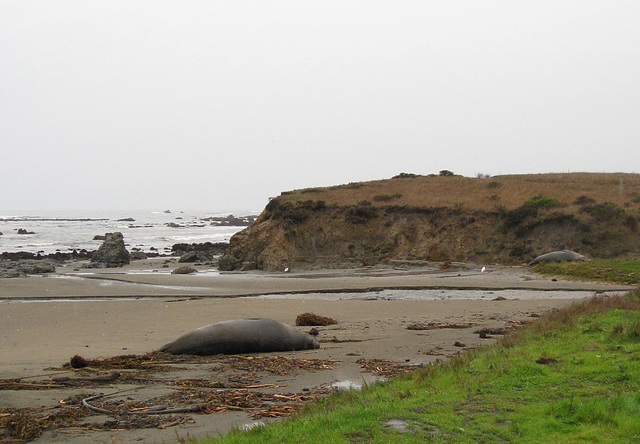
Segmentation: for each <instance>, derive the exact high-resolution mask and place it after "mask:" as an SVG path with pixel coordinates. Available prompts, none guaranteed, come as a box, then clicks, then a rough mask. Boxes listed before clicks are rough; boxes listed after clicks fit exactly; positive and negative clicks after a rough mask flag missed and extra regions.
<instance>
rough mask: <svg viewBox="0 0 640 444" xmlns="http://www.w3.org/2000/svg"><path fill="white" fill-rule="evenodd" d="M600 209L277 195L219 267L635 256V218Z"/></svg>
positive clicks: (234, 240) (638, 243) (233, 242)
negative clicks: (566, 254) (560, 254)
mask: <svg viewBox="0 0 640 444" xmlns="http://www.w3.org/2000/svg"><path fill="white" fill-rule="evenodd" d="M576 205H577V204H576ZM589 205H591V206H592V207H593V206H594V205H593V204H591V203H589ZM602 208H604V210H603V211H605V212H607V211H609V213H607V215H606V216H605V217H603V216H602V215H601V214H598V211H596V210H594V211H578V210H579V209H576V208H565V209H562V208H560V209H556V208H545V207H543V206H536V205H532V204H530V205H523V206H522V207H519V208H516V209H513V210H510V211H507V210H495V211H481V210H464V209H462V208H442V207H440V208H411V207H404V206H391V205H381V206H373V205H371V204H370V203H368V202H363V203H361V204H358V205H349V206H339V205H326V204H325V203H324V201H313V200H305V201H300V202H291V201H289V200H287V199H286V198H284V197H283V196H281V197H278V198H276V199H273V200H272V201H271V202H270V203H269V205H267V207H266V208H265V210H264V211H263V213H262V214H261V215H260V217H259V218H258V219H257V221H256V222H255V224H254V225H253V226H251V227H249V228H247V229H245V230H243V231H242V232H240V233H238V234H236V235H235V236H233V238H232V239H231V241H230V245H229V249H228V251H227V253H226V254H225V256H224V257H223V258H222V259H221V261H220V269H221V270H250V269H261V270H268V271H276V270H284V269H285V268H287V267H288V268H297V269H301V268H302V269H309V268H338V267H340V268H342V267H357V266H363V265H375V264H378V263H386V262H388V261H390V260H408V261H415V260H424V261H441V262H443V261H461V262H479V263H480V262H481V263H502V264H520V263H526V262H528V261H530V260H531V259H533V258H534V257H536V256H537V255H539V254H541V253H544V252H547V251H551V250H561V249H571V250H575V251H580V252H581V253H583V254H586V255H587V256H591V257H618V256H624V255H629V254H632V255H633V254H635V255H638V254H639V253H640V240H639V239H640V238H639V236H638V227H637V223H635V218H634V217H633V216H631V217H630V216H628V215H625V214H623V213H620V212H619V211H618V209H617V208H616V209H615V211H618V213H619V214H618V213H615V211H613V210H611V208H609V209H607V208H605V207H602Z"/></svg>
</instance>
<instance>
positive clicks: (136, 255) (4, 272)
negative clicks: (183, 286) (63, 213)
mask: <svg viewBox="0 0 640 444" xmlns="http://www.w3.org/2000/svg"><path fill="white" fill-rule="evenodd" d="M112 234H116V235H117V234H119V235H120V236H116V237H117V239H116V240H115V242H114V241H113V239H112V238H111V236H110V235H112ZM100 237H101V238H103V240H104V242H103V244H102V245H101V247H100V248H99V249H98V250H91V251H90V250H85V249H82V250H73V251H72V252H70V253H63V252H60V251H57V252H55V253H53V254H40V253H30V252H26V251H18V252H3V253H0V278H17V277H26V276H28V275H42V274H48V273H54V272H55V271H56V266H58V265H61V264H64V263H69V262H74V261H86V260H89V261H90V265H89V266H90V267H91V268H116V267H121V266H123V265H126V264H129V263H130V261H135V260H144V259H147V258H155V257H179V259H178V262H189V263H198V264H208V265H216V264H217V261H218V260H219V258H220V256H221V255H222V254H224V253H225V252H226V251H227V248H228V247H229V244H228V243H227V242H215V243H214V242H202V243H191V244H189V243H177V244H174V245H173V246H172V247H171V253H170V254H162V253H158V252H151V253H144V252H141V251H137V250H136V249H135V248H134V249H132V250H131V252H129V251H128V250H126V248H125V246H124V239H123V238H122V234H121V233H107V234H105V235H104V236H102V235H100Z"/></svg>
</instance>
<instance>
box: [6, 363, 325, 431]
mask: <svg viewBox="0 0 640 444" xmlns="http://www.w3.org/2000/svg"><path fill="white" fill-rule="evenodd" d="M335 362H336V361H332V360H321V359H295V358H289V357H285V356H242V355H217V356H195V355H171V354H166V353H160V352H152V353H149V354H146V355H121V356H114V357H110V358H105V359H96V360H92V359H86V363H87V366H86V367H83V368H82V369H73V370H72V367H71V364H70V362H69V361H68V362H67V363H65V364H64V366H63V367H62V370H63V371H64V370H66V372H65V373H66V374H60V373H59V372H58V371H56V372H55V373H49V374H44V375H34V376H31V377H25V378H22V379H8V380H0V390H46V389H58V390H74V391H75V390H78V387H87V386H90V387H95V386H109V387H113V389H114V391H112V392H111V393H95V392H94V393H90V392H89V393H86V392H85V393H81V394H79V395H74V396H70V397H68V398H65V399H63V400H61V401H60V402H59V403H58V404H56V405H54V406H42V407H37V408H0V436H3V438H6V439H10V440H13V441H15V442H26V441H31V440H34V439H37V438H38V437H39V436H41V435H42V433H44V432H45V431H48V430H56V431H58V432H60V433H64V432H77V431H97V430H114V429H140V428H160V429H164V428H167V427H173V426H176V425H179V424H185V423H190V422H193V421H194V420H193V417H192V415H193V414H213V413H224V412H228V411H244V412H246V413H247V415H249V416H250V417H252V418H256V419H257V418H261V417H270V418H279V417H286V416H290V415H291V414H293V413H294V412H297V411H298V410H299V408H300V407H301V406H302V405H304V404H305V403H307V402H309V401H312V400H314V399H317V398H319V397H321V396H324V395H325V394H327V393H328V391H327V390H325V389H323V388H322V387H319V388H314V389H309V388H305V389H303V390H302V391H301V392H300V393H291V392H285V391H282V392H280V391H279V390H278V389H280V386H279V385H277V384H267V383H261V382H260V381H261V378H260V374H265V373H271V374H275V375H288V374H290V373H293V372H302V371H310V372H315V371H322V370H331V369H332V366H333V364H334V363H335ZM176 364H178V365H176ZM180 364H203V365H206V364H209V365H210V366H211V371H212V372H214V373H215V375H216V378H219V377H220V376H221V375H225V378H226V381H222V380H216V379H208V378H200V379H177V378H171V376H170V375H167V376H166V377H163V378H149V377H148V375H149V374H150V373H153V372H156V371H157V372H163V373H165V372H170V371H172V370H173V371H182V370H184V368H183V366H181V365H180ZM105 370H109V372H107V373H105ZM141 372H142V373H141ZM70 373H73V374H70ZM145 375H146V377H145ZM30 378H39V379H40V380H37V381H35V380H34V381H25V380H26V379H30ZM42 378H47V379H46V380H42ZM114 384H127V386H126V387H130V386H129V384H134V385H135V386H134V387H133V388H126V389H124V390H118V385H114ZM151 385H154V386H159V385H160V386H165V387H166V388H167V389H169V393H167V394H165V395H161V396H153V397H151V398H144V399H143V398H142V397H138V396H130V395H131V394H130V393H128V392H135V391H137V390H141V389H144V388H146V387H149V386H151ZM120 387H122V386H120ZM267 392H268V393H267ZM125 393H126V394H125ZM95 415H107V416H108V417H110V418H107V420H105V418H104V417H100V416H97V417H96V419H95V420H91V418H92V417H94V416H95ZM13 441H12V442H13Z"/></svg>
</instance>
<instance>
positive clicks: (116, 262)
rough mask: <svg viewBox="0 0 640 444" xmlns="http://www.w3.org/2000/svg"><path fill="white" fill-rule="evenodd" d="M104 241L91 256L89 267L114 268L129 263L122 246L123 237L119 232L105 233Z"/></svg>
mask: <svg viewBox="0 0 640 444" xmlns="http://www.w3.org/2000/svg"><path fill="white" fill-rule="evenodd" d="M105 236H106V239H105V241H104V242H103V243H102V245H101V246H100V248H98V251H96V252H95V253H93V255H92V256H91V265H90V266H91V267H98V268H102V267H106V268H115V267H122V266H123V265H126V264H128V263H129V261H130V258H129V252H128V251H127V249H126V248H125V246H124V236H123V235H122V233H120V232H115V233H106V234H105Z"/></svg>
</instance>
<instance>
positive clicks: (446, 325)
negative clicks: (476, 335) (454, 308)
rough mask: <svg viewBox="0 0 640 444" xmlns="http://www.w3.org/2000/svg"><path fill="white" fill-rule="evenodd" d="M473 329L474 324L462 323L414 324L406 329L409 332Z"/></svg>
mask: <svg viewBox="0 0 640 444" xmlns="http://www.w3.org/2000/svg"><path fill="white" fill-rule="evenodd" d="M469 327H473V324H468V323H462V324H455V323H449V322H427V323H423V322H413V323H411V324H409V325H407V326H406V327H405V328H406V329H407V330H440V329H442V328H469Z"/></svg>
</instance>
